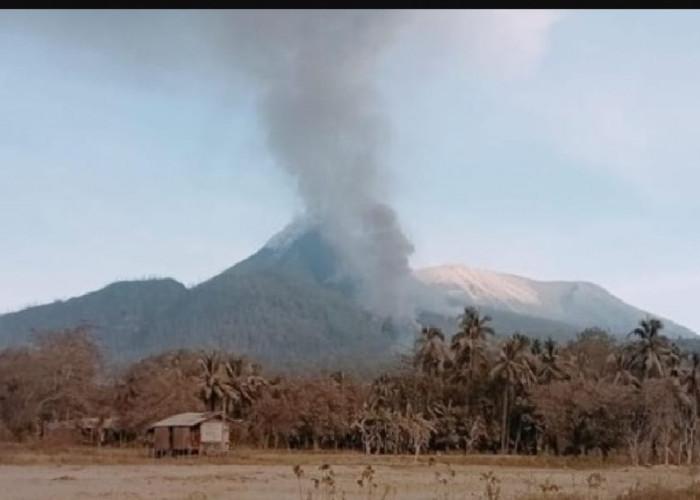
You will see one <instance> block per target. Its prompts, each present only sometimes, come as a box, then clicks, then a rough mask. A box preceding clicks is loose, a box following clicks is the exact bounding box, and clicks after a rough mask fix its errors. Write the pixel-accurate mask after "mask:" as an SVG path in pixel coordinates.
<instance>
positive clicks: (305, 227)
mask: <svg viewBox="0 0 700 500" xmlns="http://www.w3.org/2000/svg"><path fill="white" fill-rule="evenodd" d="M409 288H410V289H409V290H408V291H409V292H410V293H408V296H409V297H411V300H412V305H413V306H415V309H416V313H417V320H418V323H416V322H414V321H412V320H411V321H407V322H405V323H401V322H399V321H398V320H396V319H394V320H392V321H387V320H386V318H381V317H377V316H374V315H373V314H371V313H369V312H367V311H365V310H364V309H362V308H361V307H360V306H359V305H358V303H357V302H356V301H355V300H354V299H355V296H356V294H355V290H354V287H353V281H352V277H349V276H346V275H344V274H343V268H342V266H341V265H340V262H339V260H338V258H337V257H336V255H335V253H334V251H333V249H332V248H331V246H330V245H329V244H328V243H327V242H326V241H325V240H324V238H323V235H322V234H321V232H320V231H319V230H318V228H317V227H316V226H315V225H314V224H313V223H312V222H309V221H308V220H301V221H297V222H295V223H293V224H291V225H290V226H288V227H287V228H286V229H284V230H283V231H281V232H280V233H279V234H277V235H276V236H274V237H273V238H272V239H271V240H270V241H269V242H268V243H267V244H266V245H265V246H264V247H263V248H261V249H260V250H259V251H257V252H256V253H255V254H253V255H251V256H250V257H248V258H247V259H245V260H243V261H241V262H239V263H238V264H236V265H234V266H232V267H231V268H229V269H227V270H225V271H223V272H222V273H220V274H218V275H216V276H214V277H212V278H211V279H209V280H207V281H205V282H203V283H200V284H199V285H197V286H195V287H192V288H186V287H185V286H183V285H182V284H180V283H178V282H177V281H175V280H172V279H159V280H145V281H131V282H118V283H113V284H111V285H109V286H107V287H105V288H103V289H101V290H97V291H95V292H92V293H88V294H86V295H83V296H81V297H77V298H73V299H70V300H67V301H57V302H54V303H52V304H46V305H43V306H37V307H31V308H28V309H25V310H23V311H19V312H16V313H11V314H5V315H0V348H3V347H7V346H10V345H18V344H23V343H26V342H27V341H28V339H29V337H30V334H31V331H32V330H57V329H62V328H70V327H74V326H77V325H80V324H86V323H87V324H90V325H92V326H93V327H94V332H95V334H96V336H97V337H98V340H99V341H100V343H101V344H102V346H103V347H104V348H105V349H106V351H107V354H108V356H110V357H111V358H114V359H116V360H120V361H126V360H132V359H136V358H139V357H143V356H145V355H148V354H151V353H156V352H160V351H164V350H167V349H174V348H180V347H193V348H219V347H223V348H227V349H231V350H234V351H237V352H239V353H247V354H250V355H252V356H254V357H256V358H258V359H259V360H261V361H263V362H266V363H271V364H275V366H277V367H290V368H291V367H295V368H299V367H301V368H303V367H308V366H312V365H313V366H314V367H316V368H319V367H324V368H335V369H337V368H344V369H346V370H350V371H351V370H353V369H355V370H358V371H361V370H362V369H364V368H365V367H370V366H376V365H377V364H379V363H380V361H381V360H387V359H389V358H390V354H391V353H392V352H394V351H395V350H397V349H400V348H408V347H410V346H411V345H412V343H413V340H414V338H415V333H416V330H417V329H418V328H419V327H420V324H423V325H428V324H431V325H437V326H442V327H443V328H444V329H445V331H446V333H448V334H451V333H452V332H454V329H455V328H456V320H455V318H456V316H457V315H458V314H459V313H460V312H461V310H462V308H463V307H464V306H465V305H476V306H478V307H479V308H480V309H481V310H482V311H483V312H484V313H487V314H489V315H491V316H492V317H493V325H494V327H495V328H496V330H497V332H498V333H500V334H506V335H507V334H510V333H513V332H515V331H520V332H522V333H526V334H530V335H535V336H552V337H555V338H559V339H566V338H570V337H572V336H573V335H575V334H576V333H577V332H579V331H580V330H582V329H583V328H585V327H589V326H600V327H603V328H607V329H609V330H611V331H612V332H613V333H617V334H625V333H627V332H628V331H630V329H632V328H633V327H634V326H635V325H636V324H637V322H638V321H639V319H640V318H643V317H644V316H646V313H645V312H644V311H641V310H639V309H637V308H635V307H632V306H630V305H628V304H626V303H624V302H623V301H621V300H620V299H618V298H616V297H614V296H613V295H611V294H610V293H608V292H607V291H605V290H604V289H602V288H600V287H598V286H597V285H593V284H591V283H580V282H541V281H535V280H530V279H527V278H523V277H519V276H512V275H507V274H501V273H495V272H491V271H481V270H476V269H470V268H466V267H463V266H443V267H437V268H430V269H423V270H419V271H417V272H416V273H415V280H414V282H413V283H411V284H410V287H409ZM419 323H420V324H419ZM666 325H667V333H668V334H669V335H671V336H672V337H675V336H678V335H681V336H686V337H690V336H692V335H693V334H692V332H690V331H689V330H687V329H685V328H683V327H680V326H678V325H675V324H674V323H671V322H669V321H667V322H666Z"/></svg>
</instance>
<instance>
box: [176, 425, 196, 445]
mask: <svg viewBox="0 0 700 500" xmlns="http://www.w3.org/2000/svg"><path fill="white" fill-rule="evenodd" d="M191 448H192V440H191V438H190V428H189V427H173V449H174V450H189V449H191Z"/></svg>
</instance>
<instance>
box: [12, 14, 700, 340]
mask: <svg viewBox="0 0 700 500" xmlns="http://www.w3.org/2000/svg"><path fill="white" fill-rule="evenodd" d="M44 15H45V14H44ZM132 15H133V14H132ZM13 16H14V14H11V13H8V12H7V11H5V12H3V13H0V175H1V179H2V181H0V235H1V236H0V248H2V253H1V254H0V255H1V258H0V282H1V283H2V284H3V286H2V287H0V311H9V310H15V309H17V308H20V307H23V306H25V305H27V304H30V303H41V302H46V301H51V300H54V299H56V298H66V297H69V296H73V295H77V294H81V293H84V292H86V291H89V290H93V289H96V288H99V287H101V286H104V285H105V284H107V283H109V282H111V281H113V280H116V279H131V278H138V277H143V276H153V275H156V276H172V277H175V278H177V279H179V280H181V281H183V282H184V283H186V284H193V283H196V282H198V281H200V280H203V279H206V278H208V277H210V276H212V275H213V274H215V273H217V272H219V271H221V270H223V269H225V268H226V267H228V266H230V265H232V264H233V263H235V262H237V261H238V260H240V259H242V258H244V257H246V256H247V255H249V254H250V253H252V252H253V251H255V250H256V249H257V248H259V247H260V246H261V245H262V244H264V242H265V241H266V240H267V239H268V238H269V237H270V236H271V235H272V234H273V233H275V232H276V231H278V230H279V229H281V228H282V227H283V226H284V225H285V224H286V223H287V222H288V221H289V220H290V219H291V218H292V217H293V215H294V214H296V213H299V212H300V211H301V210H302V203H301V201H300V200H299V198H298V197H297V195H296V194H295V190H294V179H292V178H290V177H289V176H288V175H287V174H286V173H284V172H283V171H281V170H280V169H278V168H277V166H276V165H275V164H274V162H273V161H272V158H271V156H270V154H269V152H268V151H267V149H266V145H265V140H264V137H263V134H262V131H261V127H260V123H259V119H258V116H257V113H256V106H255V103H256V96H257V93H256V89H255V88H254V87H253V86H252V85H250V83H249V82H246V81H243V80H241V79H237V78H229V77H228V75H225V74H224V73H223V72H213V73H207V72H206V71H205V69H206V67H207V64H209V61H208V59H207V57H208V56H207V54H204V53H203V54H194V56H195V58H197V57H200V56H201V59H203V60H206V64H205V63H201V64H199V65H193V66H191V67H190V66H188V64H187V62H188V61H187V60H185V61H184V63H182V64H179V65H175V66H168V67H165V69H163V70H162V71H157V72H156V71H153V72H148V71H143V70H142V69H139V70H138V71H137V70H130V69H129V68H130V66H129V65H128V64H125V63H124V61H121V60H115V57H114V55H113V54H109V53H105V52H104V51H101V50H99V44H96V45H95V46H93V45H92V44H91V43H87V42H89V39H88V38H86V39H84V40H83V41H82V42H81V43H75V42H74V41H73V42H70V43H69V42H64V41H63V40H62V39H60V37H59V38H58V39H57V38H55V37H51V36H47V35H46V33H44V32H43V31H42V27H41V23H39V22H38V21H40V19H39V18H38V17H37V16H42V13H41V12H37V13H35V14H34V17H33V18H31V17H29V18H28V17H26V16H25V17H22V16H15V17H13ZM3 18H4V19H3ZM120 22H124V19H122V18H115V24H118V23H120ZM698 23H700V12H697V11H644V12H634V11H605V12H603V11H574V12H558V13H553V12H548V11H530V12H491V13H489V12H480V13H473V12H459V13H453V14H452V15H447V16H446V15H444V14H443V15H441V14H439V13H433V12H424V13H421V14H415V15H414V18H413V20H412V21H411V22H409V23H407V27H406V29H403V30H402V31H401V32H400V34H399V35H398V36H397V38H396V40H395V43H394V44H393V45H392V46H391V48H390V50H389V51H388V52H387V54H386V55H385V57H384V59H383V63H382V65H381V67H380V68H379V71H378V74H377V88H378V92H379V99H378V100H377V101H378V105H380V106H381V107H382V109H383V111H384V112H385V114H386V117H387V123H388V125H389V131H390V141H389V146H388V150H387V152H386V153H387V164H388V169H387V172H388V174H387V179H386V181H387V182H386V183H385V186H386V193H385V195H386V196H387V198H389V199H390V200H391V201H392V203H393V205H394V206H395V207H396V209H397V211H398V213H399V216H400V220H401V224H402V226H403V228H404V230H405V232H406V233H407V235H408V236H409V237H410V238H411V240H412V242H413V244H414V246H415V248H416V252H415V254H414V255H413V257H412V265H413V266H414V267H422V266H427V265H437V264H445V263H462V264H466V265H470V266H475V267H482V268H488V269H494V270H499V271H505V272H511V273H516V274H523V275H526V276H529V277H533V278H538V279H577V280H586V281H593V282H596V283H598V284H601V285H603V286H604V287H606V288H607V289H609V290H610V291H611V292H613V293H615V294H616V295H618V296H620V297H621V298H623V299H624V300H626V301H628V302H630V303H632V304H634V305H637V306H639V307H642V308H645V309H648V310H651V311H653V312H655V313H658V314H661V315H664V316H667V317H669V318H671V319H673V320H675V321H678V322H680V323H682V324H685V325H687V326H689V327H691V328H693V329H694V330H696V331H700V313H699V312H698V308H697V304H698V300H699V299H700V259H698V257H697V256H698V255H700V228H699V227H698V226H700V224H699V223H698V221H699V220H700V199H698V187H699V186H700V166H699V162H700V141H698V139H697V138H696V133H697V130H699V129H700V127H699V125H700V123H699V122H700V119H699V118H698V116H700V54H698V53H697V47H698V46H700V32H698V30H697V29H696V27H697V25H698ZM125 27H127V28H128V23H127V24H125ZM127 32H128V30H127ZM93 36H94V34H93ZM86 40H87V42H86ZM156 42H157V40H156V41H155V42H154V43H156ZM161 50H162V48H161ZM165 50H166V51H167V47H166V49H165ZM203 68H204V69H203Z"/></svg>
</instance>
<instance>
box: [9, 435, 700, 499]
mask: <svg viewBox="0 0 700 500" xmlns="http://www.w3.org/2000/svg"><path fill="white" fill-rule="evenodd" d="M86 458H87V459H88V460H86ZM521 462H522V463H521ZM538 462H539V463H538ZM29 463H31V464H32V465H31V466H28V465H27V464H29ZM698 472H699V471H698V470H696V469H694V468H688V467H678V466H654V467H650V468H647V467H620V466H613V465H609V466H606V467H604V468H601V467H600V465H598V467H594V464H592V463H591V462H590V461H587V460H581V459H580V458H567V459H563V458H562V459H561V461H560V462H558V463H547V462H544V459H543V458H539V457H516V456H509V457H500V456H494V457H484V456H478V455H473V456H467V457H465V456H462V455H452V456H437V457H435V456H427V457H426V456H424V457H420V459H419V460H418V462H417V463H416V462H415V461H414V459H413V457H411V456H390V457H386V456H384V457H381V456H380V457H375V456H369V457H368V456H366V455H363V454H361V453H349V452H340V453H335V452H316V453H314V452H309V451H292V452H280V451H272V450H269V451H261V450H236V451H235V452H233V453H232V454H231V455H230V456H228V457H216V458H214V457H208V458H203V459H202V458H199V459H197V458H185V459H182V458H181V459H171V458H168V459H163V460H158V461H154V460H152V459H150V460H149V459H148V458H147V457H146V456H145V455H144V454H142V453H140V452H139V450H137V449H132V450H114V449H108V448H103V449H96V448H94V449H92V450H90V451H88V452H87V453H85V450H84V449H81V448H62V449H60V450H56V449H53V448H52V449H38V448H37V447H29V446H14V447H13V449H12V450H11V451H9V452H8V451H7V450H5V451H4V452H3V466H2V467H0V498H12V499H13V500H29V499H32V500H40V499H43V498H51V499H54V500H63V499H65V500H68V499H75V498H118V499H126V498H160V499H173V500H182V499H185V498H190V499H192V498H200V499H209V500H214V499H230V498H236V499H249V500H261V499H267V498H276V499H277V498H280V499H289V500H297V499H300V500H340V499H343V498H346V499H409V500H410V499H416V500H417V499H421V500H433V499H434V500H448V499H449V500H456V499H487V500H493V499H499V500H507V499H522V500H525V499H530V500H542V499H581V500H583V499H585V500H594V499H638V500H645V499H656V498H665V499H667V498H681V499H683V498H688V499H690V498H698V495H700V487H699V486H698V483H696V482H695V481H697V480H698ZM3 486H6V487H11V488H3ZM10 492H11V494H10Z"/></svg>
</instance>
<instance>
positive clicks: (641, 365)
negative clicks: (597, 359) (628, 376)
mask: <svg viewBox="0 0 700 500" xmlns="http://www.w3.org/2000/svg"><path fill="white" fill-rule="evenodd" d="M663 327H664V325H663V323H662V322H661V321H660V320H658V319H656V318H648V319H643V320H641V321H640V322H639V326H638V327H637V328H635V329H634V330H632V331H631V332H630V334H629V335H630V336H636V337H637V338H638V340H637V341H636V342H634V343H632V344H630V346H629V359H630V363H631V367H632V368H633V369H635V370H636V371H637V372H638V373H640V374H641V376H642V377H643V378H649V377H654V376H656V377H664V376H666V368H667V367H669V366H670V365H671V364H674V363H675V362H676V361H677V359H678V356H677V355H676V354H675V353H674V352H673V349H672V347H671V345H670V342H669V340H668V338H666V337H665V336H664V335H661V333H660V332H661V330H662V329H663Z"/></svg>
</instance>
